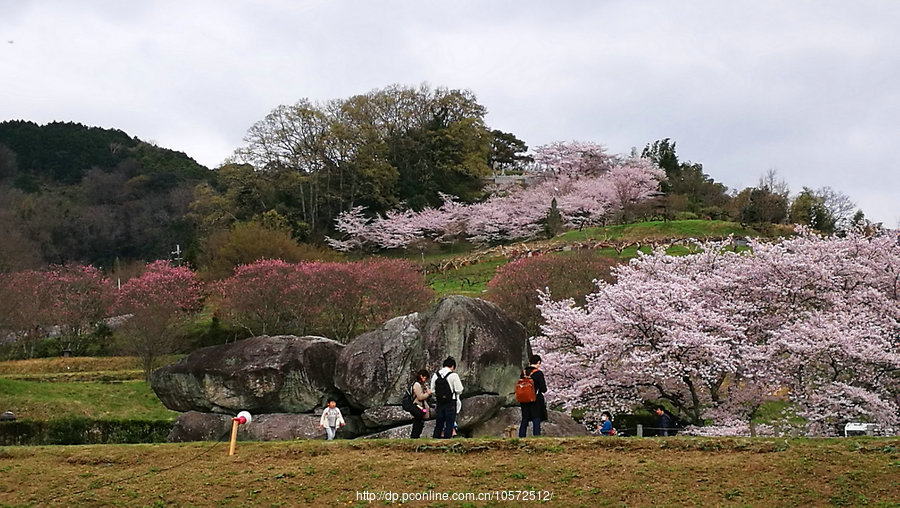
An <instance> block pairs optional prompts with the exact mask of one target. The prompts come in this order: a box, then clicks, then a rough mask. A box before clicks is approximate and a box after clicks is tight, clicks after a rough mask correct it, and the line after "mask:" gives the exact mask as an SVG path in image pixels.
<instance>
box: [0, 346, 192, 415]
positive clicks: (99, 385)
mask: <svg viewBox="0 0 900 508" xmlns="http://www.w3.org/2000/svg"><path fill="white" fill-rule="evenodd" d="M177 358H178V357H177V356H172V357H168V358H167V360H169V361H174V360H175V359H177ZM139 366H140V362H139V360H138V359H137V358H131V357H83V358H77V357H73V358H40V359H35V360H19V361H9V362H0V412H2V411H12V412H13V413H15V414H16V416H17V417H18V418H19V419H27V420H49V419H53V418H61V417H64V416H86V417H91V418H97V419H101V418H114V419H145V420H157V419H160V420H165V419H171V420H174V419H175V418H176V417H177V416H178V413H176V412H174V411H169V410H168V409H166V408H165V406H163V405H162V403H161V402H160V401H159V399H158V398H157V397H156V394H154V393H153V391H152V390H151V389H150V385H149V384H148V383H146V382H145V381H143V372H142V371H141V370H140V367H139Z"/></svg>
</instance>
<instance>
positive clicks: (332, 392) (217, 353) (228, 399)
mask: <svg viewBox="0 0 900 508" xmlns="http://www.w3.org/2000/svg"><path fill="white" fill-rule="evenodd" d="M342 348H343V346H342V345H341V344H340V343H339V342H337V341H334V340H331V339H326V338H322V337H295V336H293V335H280V336H275V337H269V336H261V337H252V338H249V339H244V340H239V341H237V342H233V343H231V344H225V345H221V346H212V347H207V348H203V349H199V350H197V351H195V352H193V353H191V354H190V355H188V356H187V357H185V358H183V359H181V360H180V361H178V362H176V363H174V364H171V365H168V366H166V367H163V368H161V369H159V370H157V371H155V372H154V373H153V375H152V376H151V379H150V385H151V387H152V388H153V391H154V392H156V395H157V396H158V397H159V399H160V400H161V401H162V403H163V405H165V406H166V407H167V408H169V409H171V410H174V411H200V412H216V413H226V414H230V415H234V414H237V412H238V411H242V410H246V411H250V413H251V414H256V413H303V412H309V411H312V410H313V409H314V408H316V407H323V406H324V405H325V404H326V403H327V400H328V399H329V398H335V399H336V400H338V401H341V397H340V392H338V390H337V389H336V388H335V386H334V369H335V364H336V361H337V357H338V354H339V353H340V350H341V349H342Z"/></svg>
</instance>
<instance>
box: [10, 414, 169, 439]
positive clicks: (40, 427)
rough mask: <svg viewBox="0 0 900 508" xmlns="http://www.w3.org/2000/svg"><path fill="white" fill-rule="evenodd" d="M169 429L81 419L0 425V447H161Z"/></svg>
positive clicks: (161, 423) (158, 423) (162, 424)
mask: <svg viewBox="0 0 900 508" xmlns="http://www.w3.org/2000/svg"><path fill="white" fill-rule="evenodd" d="M172 425H173V422H172V421H171V420H95V419H92V418H85V417H81V416H72V417H66V418H60V419H56V420H48V421H31V420H21V421H9V422H0V446H11V445H31V446H34V445H77V444H124V443H163V442H165V441H166V436H167V435H168V434H169V431H170V430H172Z"/></svg>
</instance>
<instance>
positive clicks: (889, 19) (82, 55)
mask: <svg viewBox="0 0 900 508" xmlns="http://www.w3.org/2000/svg"><path fill="white" fill-rule="evenodd" d="M898 26H900V2H895V1H890V0H883V1H858V0H856V1H852V2H848V1H797V0H792V1H760V0H753V1H727V2H723V1H720V0H709V1H690V2H688V1H684V2H677V1H670V0H659V1H643V2H642V1H626V0H622V1H600V0H597V1H580V2H575V1H571V2H566V1H552V2H551V1H544V2H537V1H523V0H515V1H487V0H477V1H452V2H451V1H444V2H438V1H431V2H425V1H407V2H396V1H392V2H381V1H374V0H370V1H358V2H343V1H337V0H332V1H299V0H257V1H253V2H249V1H236V0H234V1H232V0H210V1H191V0H174V1H169V0H152V1H143V2H129V1H121V0H108V1H100V0H82V1H71V0H0V68H2V79H0V120H13V119H21V120H31V121H34V122H37V123H40V124H44V123H47V122H52V121H72V122H80V123H83V124H86V125H90V126H98V127H104V128H116V129H121V130H123V131H125V132H126V133H128V134H129V135H132V136H136V137H138V138H140V139H142V140H145V141H152V142H155V143H156V144H158V145H160V146H163V147H166V148H171V149H175V150H180V151H183V152H185V153H187V154H188V155H190V156H191V157H193V158H195V159H196V160H197V161H198V162H200V163H202V164H204V165H206V166H209V167H216V166H218V165H219V164H220V163H221V162H222V161H223V160H224V159H225V158H226V157H228V156H229V155H231V153H232V152H233V151H234V149H235V148H237V147H238V146H240V145H241V144H242V139H243V137H244V134H245V133H246V131H247V129H248V128H249V127H250V126H251V125H253V124H254V123H255V122H257V121H259V120H261V119H262V118H263V117H264V116H265V115H266V114H267V113H268V112H269V111H271V110H272V109H273V108H275V107H276V106H278V105H280V104H293V103H295V102H296V101H297V100H299V99H301V98H309V99H310V100H312V101H326V100H329V99H333V98H345V97H349V96H351V95H354V94H358V93H364V92H367V91H370V90H372V89H375V88H383V87H385V86H388V85H391V84H394V83H399V84H403V85H418V84H420V83H423V82H427V83H429V84H431V85H432V86H446V87H451V88H466V89H469V90H471V91H473V92H474V93H475V94H476V95H477V97H478V99H479V102H480V103H481V104H482V105H484V106H485V107H486V108H487V109H488V116H487V123H488V125H489V126H490V127H492V128H497V129H501V130H504V131H509V132H512V133H514V134H516V135H517V136H518V137H519V138H521V139H523V140H524V141H525V142H526V143H528V145H529V146H532V147H535V146H538V145H541V144H544V143H549V142H551V141H557V140H582V141H594V142H598V143H602V144H605V145H606V146H607V147H608V148H609V150H610V151H611V152H613V153H627V152H628V151H629V150H630V149H631V147H637V148H638V149H640V148H643V147H644V146H645V145H646V144H647V143H649V142H652V141H654V140H656V139H661V138H666V137H668V138H671V139H672V140H674V141H675V142H676V143H677V149H678V155H679V157H680V158H681V159H682V160H690V161H694V162H700V163H702V164H703V167H704V170H705V171H706V172H707V173H708V174H709V175H711V176H712V177H713V178H715V179H716V180H717V181H720V182H722V183H724V184H725V185H727V186H728V187H729V188H731V189H738V190H740V189H742V188H744V187H747V186H752V185H755V184H756V183H757V182H758V180H759V178H760V176H762V175H763V174H764V173H766V172H767V171H768V170H770V169H775V170H776V171H777V172H778V175H779V176H780V177H781V178H782V179H784V180H785V181H786V182H787V183H788V184H789V185H790V187H791V191H792V192H793V193H797V192H799V191H800V190H801V189H802V187H804V186H806V187H811V188H814V189H815V188H820V187H824V186H830V187H832V188H833V189H836V190H839V191H842V192H844V193H845V194H847V195H849V196H850V198H851V199H852V200H853V201H854V202H856V203H857V205H858V206H859V207H861V208H862V209H863V211H864V212H865V213H866V215H867V217H869V218H870V219H872V220H875V221H882V222H884V223H885V225H886V226H888V227H897V226H898V225H900V206H898V204H897V201H898V198H900V164H898V162H897V157H896V156H895V155H894V153H895V152H896V150H897V147H898V146H897V145H898V143H900V36H898V28H897V27H898Z"/></svg>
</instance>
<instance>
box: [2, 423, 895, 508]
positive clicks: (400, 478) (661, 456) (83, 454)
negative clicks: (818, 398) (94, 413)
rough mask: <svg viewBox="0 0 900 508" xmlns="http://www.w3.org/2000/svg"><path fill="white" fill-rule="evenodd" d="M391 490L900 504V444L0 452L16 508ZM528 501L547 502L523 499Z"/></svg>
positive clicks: (501, 443) (333, 445)
mask: <svg viewBox="0 0 900 508" xmlns="http://www.w3.org/2000/svg"><path fill="white" fill-rule="evenodd" d="M36 478H40V481H35V479H36ZM385 492H388V493H393V494H396V495H397V496H400V495H402V494H407V495H410V494H421V493H429V496H430V498H431V500H430V501H413V502H406V503H403V504H404V505H405V504H410V505H412V506H434V507H437V506H529V505H537V504H544V505H547V506H585V507H598V506H704V507H705V506H799V507H806V506H862V505H866V506H885V507H886V506H900V439H877V438H851V439H840V440H838V439H831V440H824V439H821V440H784V439H726V438H721V439H713V438H680V437H679V438H657V439H653V438H645V439H637V438H568V439H565V438H559V439H555V438H540V439H527V440H517V439H512V440H503V439H468V440H465V439H460V440H455V441H453V442H447V441H434V440H424V439H423V440H417V441H413V440H406V439H404V440H394V441H380V440H379V441H368V440H360V441H341V440H338V441H333V442H325V441H304V442H299V441H298V442H268V443H247V442H240V443H238V447H237V454H236V455H235V456H233V457H229V456H227V443H221V442H219V443H188V444H164V445H106V446H47V447H34V448H25V447H22V448H19V447H6V448H2V449H0V504H2V505H3V506H72V505H75V506H297V505H312V506H337V505H343V506H367V505H369V503H368V502H367V501H365V500H364V498H363V496H365V495H366V493H372V495H373V496H374V495H383V494H382V493H385ZM500 492H506V494H504V495H505V496H507V497H506V499H505V500H504V499H502V498H501V499H500V500H496V499H495V500H491V501H487V500H480V501H478V500H471V501H461V500H450V499H448V500H447V501H442V500H439V497H438V496H442V495H444V494H446V495H447V496H451V495H454V494H457V495H459V494H461V495H463V496H465V495H471V496H475V495H478V494H487V493H497V494H496V495H499V493H500ZM522 495H524V496H533V498H532V499H533V500H529V499H528V498H525V499H520V500H519V501H514V500H510V499H514V497H513V498H510V496H522ZM538 496H540V498H543V499H549V500H547V501H544V502H540V501H538V500H537V498H538ZM399 501H400V499H398V500H397V502H394V503H392V504H394V505H399V504H400V503H399ZM374 504H375V505H376V506H384V505H388V504H391V503H388V502H386V501H383V500H376V501H375V502H374Z"/></svg>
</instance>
